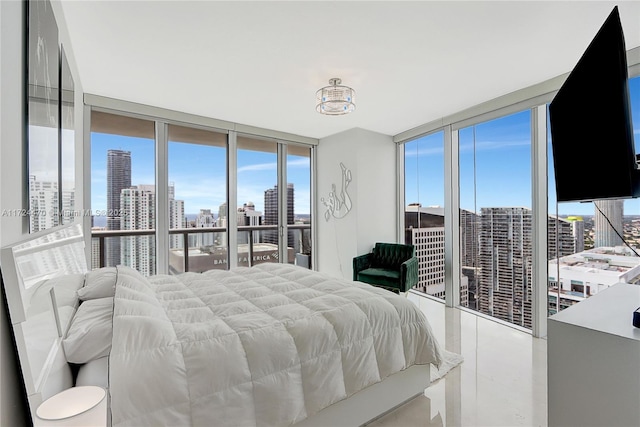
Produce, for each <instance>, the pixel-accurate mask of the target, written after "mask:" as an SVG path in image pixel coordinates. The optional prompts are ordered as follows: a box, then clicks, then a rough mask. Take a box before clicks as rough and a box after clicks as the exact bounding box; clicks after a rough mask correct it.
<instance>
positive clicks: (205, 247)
mask: <svg viewBox="0 0 640 427" xmlns="http://www.w3.org/2000/svg"><path fill="white" fill-rule="evenodd" d="M168 135H169V136H168V139H169V145H168V164H169V188H168V196H169V197H168V199H169V233H170V235H169V272H170V273H172V274H175V273H182V272H184V271H192V272H196V273H200V272H203V271H206V270H211V269H223V270H224V269H227V266H228V263H227V258H228V248H227V146H228V143H227V134H226V133H223V132H212V131H209V130H203V129H196V128H191V127H184V126H176V125H169V126H168ZM193 229H198V232H193V231H194V230H193ZM205 230H206V231H205Z"/></svg>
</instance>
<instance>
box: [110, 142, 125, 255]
mask: <svg viewBox="0 0 640 427" xmlns="http://www.w3.org/2000/svg"><path fill="white" fill-rule="evenodd" d="M129 187H131V151H123V150H107V230H118V229H120V220H121V218H120V215H119V213H120V193H121V191H122V190H123V189H125V188H129ZM105 245H106V257H107V264H106V265H116V264H119V263H120V239H117V238H112V239H106V241H105Z"/></svg>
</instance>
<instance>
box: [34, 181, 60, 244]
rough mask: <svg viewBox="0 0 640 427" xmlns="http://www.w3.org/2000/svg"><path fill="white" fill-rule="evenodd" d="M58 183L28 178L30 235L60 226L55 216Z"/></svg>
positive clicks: (57, 206) (56, 212)
mask: <svg viewBox="0 0 640 427" xmlns="http://www.w3.org/2000/svg"><path fill="white" fill-rule="evenodd" d="M58 197H59V195H58V183H57V182H52V181H36V177H35V176H33V175H31V176H29V209H30V210H31V215H29V222H30V230H31V232H32V233H35V232H36V231H40V230H46V229H47V228H51V227H56V226H57V225H59V224H60V218H59V216H58V215H57V214H58V210H59V205H58Z"/></svg>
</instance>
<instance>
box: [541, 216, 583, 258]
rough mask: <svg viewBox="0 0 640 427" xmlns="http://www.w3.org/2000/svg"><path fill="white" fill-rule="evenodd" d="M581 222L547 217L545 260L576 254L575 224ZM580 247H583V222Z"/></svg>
mask: <svg viewBox="0 0 640 427" xmlns="http://www.w3.org/2000/svg"><path fill="white" fill-rule="evenodd" d="M577 222H581V221H573V222H572V221H569V220H568V219H564V218H560V217H556V216H552V215H549V216H548V220H547V235H548V236H549V237H548V238H549V240H548V242H549V243H548V246H547V259H554V258H558V257H563V256H566V255H571V254H573V253H576V252H578V250H577V242H576V238H575V234H574V232H575V229H576V228H578V227H579V225H578V226H574V224H575V223H577ZM582 225H583V227H582V230H583V236H582V245H583V247H584V222H582Z"/></svg>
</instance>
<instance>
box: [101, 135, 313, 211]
mask: <svg viewBox="0 0 640 427" xmlns="http://www.w3.org/2000/svg"><path fill="white" fill-rule="evenodd" d="M108 150H125V151H130V152H131V185H149V184H154V183H155V146H154V142H153V140H151V139H146V138H137V137H128V136H121V135H111V134H103V133H97V132H93V133H92V134H91V208H92V209H93V210H94V211H101V210H106V209H107V202H106V201H107V197H106V196H107V195H106V190H107V179H106V178H107V164H106V159H107V151H108ZM237 157H238V169H237V182H238V187H237V201H238V205H239V206H242V204H243V203H248V202H253V203H254V204H255V206H256V210H259V211H264V191H265V190H266V189H267V188H270V187H273V186H274V185H276V184H277V157H276V154H275V153H270V152H260V151H251V150H238V156H237ZM310 168H311V166H310V159H309V157H302V156H296V155H291V154H290V155H289V156H288V158H287V181H288V182H290V183H293V184H294V185H295V187H296V193H295V208H296V212H295V214H296V215H297V214H302V215H310V210H311V209H310V198H311V194H310V188H311V185H310V183H311V177H310ZM169 182H170V183H173V184H174V187H175V197H176V199H179V200H184V203H185V214H186V215H197V214H198V212H199V211H200V209H211V210H212V211H214V212H216V213H217V210H218V207H219V206H220V205H221V204H222V203H224V202H225V201H226V199H227V195H226V186H227V182H226V150H225V149H223V148H220V147H212V146H207V145H199V144H184V143H177V142H170V143H169Z"/></svg>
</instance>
